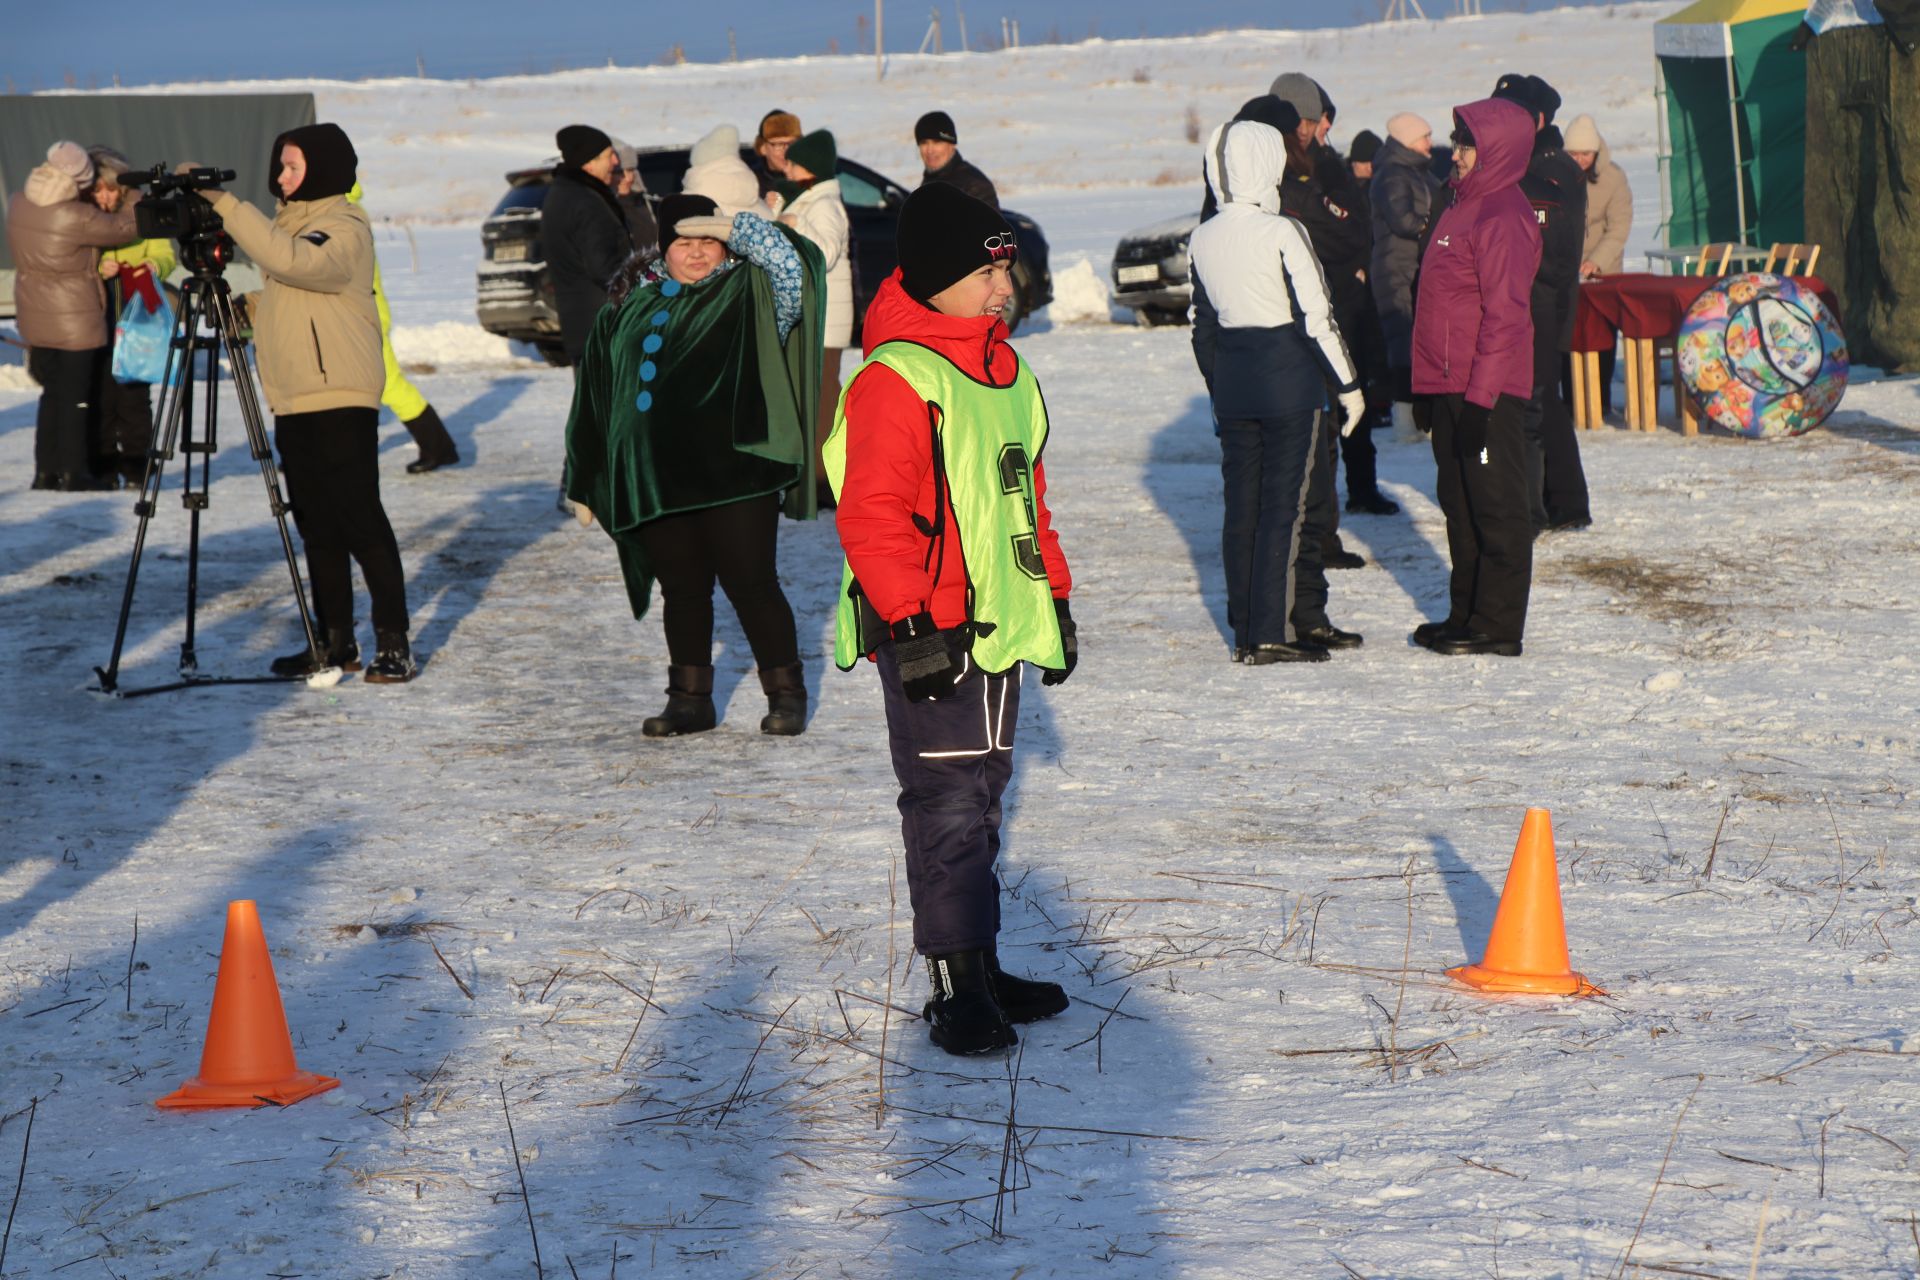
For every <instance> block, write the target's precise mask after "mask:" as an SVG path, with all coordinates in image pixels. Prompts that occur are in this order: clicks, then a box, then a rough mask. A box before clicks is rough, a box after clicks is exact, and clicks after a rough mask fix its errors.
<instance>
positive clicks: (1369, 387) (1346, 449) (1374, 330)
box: [1328, 289, 1393, 501]
mask: <svg viewBox="0 0 1920 1280" xmlns="http://www.w3.org/2000/svg"><path fill="white" fill-rule="evenodd" d="M1334 318H1335V319H1336V320H1337V321H1338V323H1339V325H1340V332H1341V334H1342V335H1344V336H1345V338H1346V340H1347V351H1348V353H1349V354H1350V355H1351V356H1352V357H1353V362H1354V364H1355V366H1356V367H1357V368H1358V371H1359V374H1360V381H1361V384H1362V386H1363V387H1364V389H1365V391H1366V395H1367V407H1368V409H1369V414H1368V418H1369V419H1371V417H1372V413H1371V410H1372V409H1373V408H1374V407H1375V406H1377V405H1381V404H1385V403H1386V402H1388V401H1389V400H1390V399H1391V398H1392V395H1391V393H1392V388H1393V373H1392V370H1390V369H1389V368H1388V366H1387V340H1386V337H1385V335H1383V334H1382V333H1381V332H1380V312H1379V311H1378V310H1377V309H1376V308H1375V306H1374V302H1373V294H1372V293H1371V292H1369V291H1367V290H1364V289H1363V290H1361V291H1360V293H1359V294H1358V295H1357V298H1356V299H1355V300H1352V301H1349V302H1348V303H1347V304H1346V306H1345V307H1343V308H1342V309H1341V311H1340V312H1339V313H1338V314H1337V315H1336V316H1335V317H1334ZM1328 425H1329V429H1330V430H1332V431H1333V432H1335V434H1336V435H1337V434H1338V431H1339V428H1338V427H1334V426H1333V425H1332V423H1331V421H1329V424H1328ZM1372 426H1373V423H1372V422H1371V421H1370V420H1367V421H1362V422H1361V423H1360V425H1359V426H1357V427H1355V428H1354V429H1353V431H1352V433H1351V434H1349V435H1345V436H1339V441H1340V446H1339V447H1340V462H1341V465H1342V466H1344V467H1346V469H1347V498H1348V500H1349V501H1351V500H1353V499H1355V498H1372V497H1377V496H1379V493H1380V476H1379V467H1378V456H1377V453H1376V450H1375V449H1374V444H1373V432H1372V430H1371V428H1372ZM1335 496H1336V497H1337V496H1338V495H1335Z"/></svg>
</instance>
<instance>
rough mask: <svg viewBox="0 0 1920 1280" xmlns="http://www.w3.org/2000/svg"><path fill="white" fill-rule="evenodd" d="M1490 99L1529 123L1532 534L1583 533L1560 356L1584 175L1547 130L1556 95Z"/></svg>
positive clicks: (1581, 240)
mask: <svg viewBox="0 0 1920 1280" xmlns="http://www.w3.org/2000/svg"><path fill="white" fill-rule="evenodd" d="M1493 96H1494V97H1496V98H1504V99H1506V100H1507V101H1509V102H1512V103H1514V104H1515V105H1517V106H1519V107H1521V108H1522V109H1523V110H1525V111H1527V112H1528V113H1529V114H1530V115H1531V116H1532V117H1533V120H1534V129H1535V132H1534V140H1533V150H1532V154H1531V155H1530V156H1529V157H1528V161H1527V172H1526V176H1525V177H1523V178H1521V179H1520V191H1521V194H1523V195H1525V196H1526V197H1527V203H1528V204H1530V205H1532V206H1533V216H1534V219H1535V221H1536V222H1537V223H1538V224H1539V227H1540V271H1539V274H1538V275H1537V276H1535V278H1534V282H1533V291H1532V295H1531V299H1530V302H1531V307H1532V311H1533V396H1532V398H1531V399H1530V400H1529V401H1528V403H1527V416H1526V435H1527V510H1528V513H1529V514H1530V516H1531V518H1532V520H1533V525H1534V528H1536V529H1542V530H1544V529H1584V528H1586V527H1587V526H1588V525H1590V524H1592V523H1593V516H1592V514H1591V512H1590V511H1589V509H1588V498H1587V476H1586V471H1585V470H1584V468H1582V466H1581V465H1580V443H1579V441H1578V439H1576V438H1575V436H1574V430H1573V415H1572V414H1571V413H1569V412H1568V411H1567V404H1566V401H1564V400H1562V399H1561V398H1560V386H1559V384H1560V357H1561V354H1562V353H1563V352H1565V351H1567V350H1568V349H1569V348H1570V347H1571V345H1572V339H1573V310H1574V307H1575V306H1576V305H1577V303H1578V301H1579V290H1580V262H1581V258H1582V255H1583V251H1584V249H1585V247H1586V235H1587V183H1586V175H1585V174H1584V173H1582V172H1581V171H1580V166H1579V165H1578V164H1576V163H1574V160H1573V158H1572V157H1571V156H1569V155H1567V153H1566V152H1565V151H1564V150H1563V149H1562V148H1561V145H1560V131H1559V130H1558V129H1556V128H1555V127H1554V125H1553V117H1554V113H1555V112H1556V111H1558V110H1559V109H1560V95H1559V94H1558V93H1556V92H1554V90H1553V87H1552V86H1551V85H1549V84H1547V82H1546V81H1544V80H1542V79H1540V78H1539V77H1538V76H1521V75H1505V76H1502V77H1500V82H1499V83H1498V84H1497V85H1495V86H1494V90H1493Z"/></svg>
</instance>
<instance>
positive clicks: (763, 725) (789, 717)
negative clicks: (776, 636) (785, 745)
mask: <svg viewBox="0 0 1920 1280" xmlns="http://www.w3.org/2000/svg"><path fill="white" fill-rule="evenodd" d="M760 687H761V688H762V689H764V690H765V691H766V694H767V714H766V715H764V716H762V717H761V718H760V732H762V733H771V734H774V735H775V736H777V737H782V738H790V737H793V736H794V735H795V734H799V733H805V732H806V731H807V682H806V679H805V676H804V674H803V673H802V671H801V669H800V664H799V663H797V662H796V663H794V664H792V665H791V666H786V667H775V668H774V669H773V670H771V671H762V672H761V673H760Z"/></svg>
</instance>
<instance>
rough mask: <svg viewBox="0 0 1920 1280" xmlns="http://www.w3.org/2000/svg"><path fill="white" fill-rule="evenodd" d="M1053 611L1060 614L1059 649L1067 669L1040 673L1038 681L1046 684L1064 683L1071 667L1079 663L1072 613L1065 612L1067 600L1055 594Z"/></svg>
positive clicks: (1077, 643)
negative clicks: (1065, 658) (1064, 657)
mask: <svg viewBox="0 0 1920 1280" xmlns="http://www.w3.org/2000/svg"><path fill="white" fill-rule="evenodd" d="M1053 611H1054V612H1055V613H1057V614H1059V615H1060V651H1061V652H1062V653H1064V654H1065V655H1066V657H1067V669H1066V670H1065V671H1049V672H1047V673H1046V674H1045V675H1042V676H1041V677H1040V683H1041V684H1046V685H1054V684H1065V683H1066V682H1067V677H1068V676H1070V675H1072V674H1073V669H1074V668H1075V667H1077V666H1079V665H1080V642H1079V641H1078V640H1077V639H1076V638H1075V630H1074V625H1073V615H1072V614H1070V613H1068V612H1067V602H1066V601H1065V600H1062V599H1060V598H1059V597H1058V596H1055V597H1054V601H1053Z"/></svg>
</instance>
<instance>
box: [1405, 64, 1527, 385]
mask: <svg viewBox="0 0 1920 1280" xmlns="http://www.w3.org/2000/svg"><path fill="white" fill-rule="evenodd" d="M1455 114H1457V115H1458V116H1459V117H1460V119H1461V120H1463V121H1465V122H1466V126H1467V128H1468V129H1470V130H1471V131H1472V132H1473V137H1474V141H1475V142H1476V143H1478V144H1479V146H1478V150H1479V156H1478V158H1477V160H1476V162H1475V164H1474V167H1473V172H1471V173H1469V174H1468V175H1467V176H1466V177H1465V178H1464V179H1461V180H1459V181H1457V182H1456V183H1455V184H1454V194H1453V203H1452V204H1451V205H1449V206H1448V208H1447V211H1446V212H1445V213H1443V214H1441V215H1440V221H1439V223H1438V224H1437V225H1436V226H1435V227H1434V229H1433V237H1432V239H1431V240H1430V241H1429V242H1428V244H1427V253H1426V257H1424V258H1422V259H1421V260H1420V288H1419V297H1418V300H1417V301H1416V303H1415V306H1414V316H1413V389H1414V391H1415V392H1416V393H1417V394H1421V395H1449V394H1452V395H1458V394H1465V396H1466V398H1467V399H1468V400H1470V401H1472V402H1473V403H1474V404H1477V405H1479V406H1481V407H1482V408H1486V409H1491V408H1493V407H1494V403H1495V401H1497V400H1498V399H1499V398H1500V397H1501V396H1502V395H1510V396H1517V397H1519V398H1520V399H1522V400H1526V399H1528V398H1530V397H1531V396H1532V395H1533V312H1532V309H1531V307H1530V306H1529V295H1530V292H1531V290H1532V288H1533V277H1534V274H1535V273H1536V272H1537V271H1538V270H1539V267H1540V227H1539V224H1538V223H1537V221H1536V220H1535V219H1534V216H1533V207H1532V205H1530V204H1529V203H1528V202H1527V198H1526V196H1524V195H1522V194H1521V192H1520V179H1521V177H1522V176H1524V175H1525V173H1526V172H1527V160H1528V158H1529V157H1530V156H1531V155H1532V154H1533V133H1534V129H1533V117H1532V116H1530V115H1528V114H1527V112H1526V110H1525V109H1524V108H1522V107H1519V106H1516V105H1515V104H1513V103H1511V102H1507V101H1505V100H1504V99H1498V98H1488V99H1485V100H1484V101H1481V102H1470V103H1468V104H1467V105H1466V106H1463V107H1459V108H1456V111H1455Z"/></svg>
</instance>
